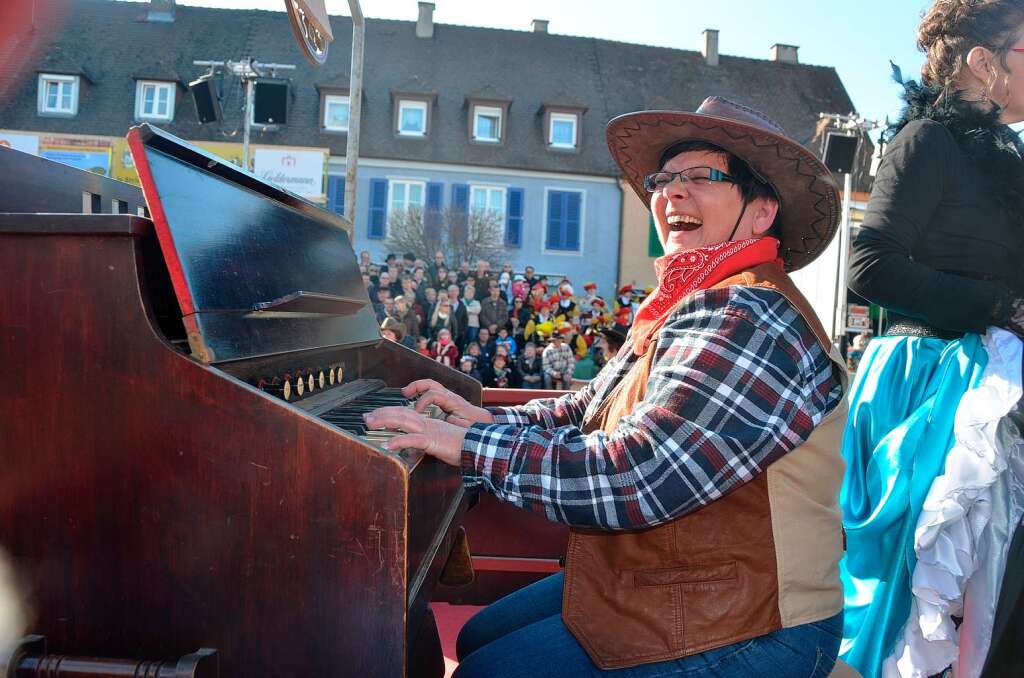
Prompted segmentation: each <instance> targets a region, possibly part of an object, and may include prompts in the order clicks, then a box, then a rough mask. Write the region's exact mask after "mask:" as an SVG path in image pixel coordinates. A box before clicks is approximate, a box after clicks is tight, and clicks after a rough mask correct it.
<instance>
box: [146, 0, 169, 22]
mask: <svg viewBox="0 0 1024 678" xmlns="http://www.w3.org/2000/svg"><path fill="white" fill-rule="evenodd" d="M146 21H148V22H151V23H173V22H174V0H149V7H148V8H147V9H146Z"/></svg>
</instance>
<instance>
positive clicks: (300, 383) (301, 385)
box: [295, 374, 306, 397]
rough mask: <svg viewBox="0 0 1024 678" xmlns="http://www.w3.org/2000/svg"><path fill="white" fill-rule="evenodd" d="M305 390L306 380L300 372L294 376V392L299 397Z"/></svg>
mask: <svg viewBox="0 0 1024 678" xmlns="http://www.w3.org/2000/svg"><path fill="white" fill-rule="evenodd" d="M305 392H306V380H305V379H303V378H302V375H301V374H300V375H299V376H298V377H296V378H295V394H296V395H297V396H299V397H301V396H302V395H303V394H304V393H305Z"/></svg>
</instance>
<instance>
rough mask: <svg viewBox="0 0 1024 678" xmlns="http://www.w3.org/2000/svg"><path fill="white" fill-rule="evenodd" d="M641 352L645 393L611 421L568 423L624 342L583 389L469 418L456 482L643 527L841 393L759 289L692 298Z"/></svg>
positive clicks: (624, 357) (587, 518)
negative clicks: (610, 427) (647, 365)
mask: <svg viewBox="0 0 1024 678" xmlns="http://www.w3.org/2000/svg"><path fill="white" fill-rule="evenodd" d="M650 350H656V351H657V354H656V356H655V360H654V364H653V365H652V368H651V374H650V378H649V381H648V383H647V395H646V397H645V398H644V400H643V401H642V402H640V403H638V404H637V406H636V408H635V409H634V410H633V411H632V412H631V413H630V414H629V415H627V416H625V417H622V418H621V419H620V420H619V421H618V422H617V424H616V427H615V430H614V431H613V432H611V433H606V432H604V431H601V430H598V431H594V432H592V433H590V434H586V435H585V434H583V433H582V431H581V430H580V427H581V426H582V424H583V422H584V421H586V420H587V418H588V417H591V416H593V415H594V413H595V412H596V410H597V408H598V406H599V404H600V403H601V401H602V400H603V399H604V398H605V397H606V396H607V395H608V394H609V393H610V392H611V390H612V389H613V388H614V387H615V386H616V384H618V383H619V382H620V381H621V379H622V378H623V377H624V376H625V374H626V373H627V372H628V371H629V369H630V368H631V367H632V366H633V365H634V364H635V363H636V360H637V357H636V356H635V355H634V354H633V347H632V341H631V340H628V341H627V342H626V345H625V346H624V347H623V348H622V350H620V351H619V353H618V355H616V356H615V357H614V359H612V360H611V361H610V362H609V363H608V364H607V365H606V366H605V368H604V369H603V370H601V372H600V374H598V376H597V377H596V378H594V379H593V380H592V381H591V382H590V383H589V384H588V385H587V387H586V388H584V389H582V390H581V391H579V392H576V393H570V394H566V395H564V396H562V397H561V398H558V399H557V400H553V399H547V400H534V401H532V402H530V403H527V404H526V405H523V406H520V407H513V408H494V409H492V410H491V411H492V412H493V413H494V418H495V423H494V424H474V425H473V426H471V427H470V428H469V430H468V432H467V434H466V438H465V442H464V444H463V447H462V474H463V481H464V482H465V483H466V484H467V485H469V486H483V487H484V488H485V489H487V490H488V491H490V492H492V493H494V494H495V495H496V496H498V497H499V498H500V499H502V500H504V501H507V502H510V503H512V504H515V505H517V506H520V507H522V508H525V509H527V510H530V511H533V512H536V513H540V514H543V515H545V516H546V517H547V518H548V519H549V520H553V521H557V522H561V523H567V524H569V525H573V526H576V527H596V528H601V529H606V530H624V529H636V528H643V527H650V526H654V525H658V524H661V523H664V522H667V521H669V520H672V519H674V518H678V517H679V516H682V515H685V514H687V513H690V512H692V511H695V510H697V509H699V508H701V507H702V506H705V505H706V504H709V503H710V502H713V501H715V500H716V499H718V498H720V497H722V496H723V495H725V494H726V493H728V492H729V491H731V490H734V489H736V488H737V487H740V486H741V485H743V484H744V483H746V482H749V481H750V480H751V479H753V478H754V477H756V476H757V474H759V473H761V472H762V471H764V469H765V468H766V467H767V466H768V465H769V464H771V463H772V462H773V461H775V460H776V459H778V458H779V457H781V456H782V455H783V454H785V453H786V452H788V451H790V450H792V449H794V448H796V447H797V446H799V445H800V444H801V443H803V442H804V441H805V440H806V439H807V438H808V437H809V436H810V434H811V431H812V430H813V429H814V427H815V426H816V425H817V424H818V422H819V421H821V419H822V418H823V417H824V416H825V414H827V413H828V412H829V411H830V410H832V409H833V408H834V407H835V406H836V405H838V404H839V402H840V400H841V399H842V395H843V394H842V385H841V384H840V382H839V379H838V378H837V376H836V375H835V374H834V373H833V366H832V362H831V361H830V360H829V358H828V355H827V354H826V353H825V351H824V350H823V349H822V347H821V345H820V344H819V343H818V341H817V339H816V338H815V335H814V333H813V332H812V331H811V329H810V327H809V326H808V325H807V322H806V321H805V320H804V319H803V317H802V316H801V315H800V314H799V313H798V312H797V311H796V309H795V308H794V307H793V306H792V305H791V304H790V303H789V301H787V300H786V299H785V297H783V296H782V295H781V294H779V293H778V292H776V291H774V290H770V289H764V288H754V287H730V288H726V289H713V290H705V291H703V292H698V293H696V294H694V295H692V296H691V297H690V298H689V299H688V300H687V301H686V302H685V303H684V304H683V305H682V306H681V307H680V308H679V309H677V310H676V311H675V312H674V313H673V314H672V315H671V316H670V317H669V318H668V320H667V322H666V323H665V326H664V327H663V328H662V331H661V333H660V336H659V337H658V340H657V345H656V346H652V347H651V349H650Z"/></svg>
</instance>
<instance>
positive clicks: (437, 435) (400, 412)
mask: <svg viewBox="0 0 1024 678" xmlns="http://www.w3.org/2000/svg"><path fill="white" fill-rule="evenodd" d="M363 418H364V419H365V420H366V425H367V426H368V427H369V428H371V429H391V430H392V431H402V432H403V435H397V436H395V437H394V438H391V439H390V440H388V441H387V442H386V443H385V445H384V446H385V447H387V448H388V449H389V450H392V451H395V452H397V451H398V450H401V449H406V448H412V449H417V450H423V451H424V452H426V453H427V454H429V455H431V456H434V457H437V458H438V459H440V460H441V461H443V462H444V463H446V464H451V465H452V466H459V465H460V463H461V461H462V442H463V440H464V439H465V437H466V427H464V426H456V425H455V424H450V423H448V422H446V421H444V420H442V419H431V418H430V417H427V416H424V415H422V414H420V413H419V412H414V411H413V410H412V409H410V408H408V407H381V408H380V409H376V410H374V411H373V412H368V413H367V414H365V415H363Z"/></svg>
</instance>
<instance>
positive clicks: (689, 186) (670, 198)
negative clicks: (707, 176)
mask: <svg viewBox="0 0 1024 678" xmlns="http://www.w3.org/2000/svg"><path fill="white" fill-rule="evenodd" d="M694 167H710V168H712V169H716V170H719V171H721V172H724V173H726V174H728V172H729V162H728V159H727V158H726V156H725V155H723V154H721V153H710V152H706V151H686V152H684V153H680V154H679V155H676V156H674V157H672V158H671V159H669V160H668V161H667V162H666V163H665V165H664V167H662V168H661V169H662V171H665V172H679V171H682V170H686V169H689V168H694ZM777 211H778V205H777V203H775V201H773V200H768V199H764V198H755V199H754V200H751V201H750V203H749V204H748V205H747V207H746V209H745V210H744V208H743V197H742V194H741V192H740V189H739V187H738V186H736V184H734V183H732V182H730V181H708V182H693V181H684V180H682V179H680V178H678V177H677V178H676V179H674V180H673V181H671V182H669V183H668V184H667V185H665V186H664V187H662V188H659V189H657V190H655V191H654V192H653V193H651V214H653V215H654V219H655V222H656V223H657V225H658V237H659V239H660V240H661V244H662V247H663V248H664V250H665V254H676V253H678V252H684V251H686V250H691V249H695V248H698V247H707V246H709V245H716V244H718V243H723V242H726V241H728V240H730V239H731V240H744V239H747V238H756V237H759V236H761V235H764V233H765V232H767V231H768V229H769V228H771V226H772V222H773V221H774V220H775V214H776V212H777ZM741 215H742V216H741ZM737 220H739V224H738V225H737ZM733 227H735V228H736V231H735V233H733ZM730 234H732V237H731V238H730Z"/></svg>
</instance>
